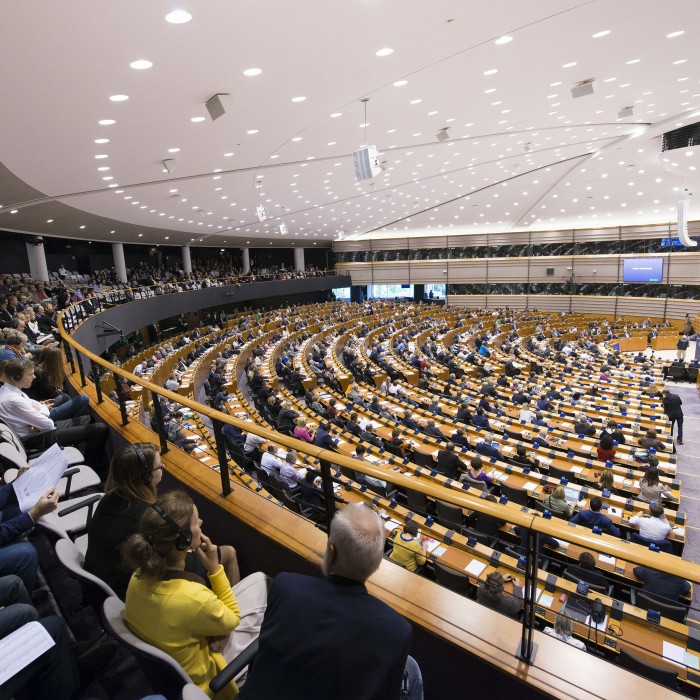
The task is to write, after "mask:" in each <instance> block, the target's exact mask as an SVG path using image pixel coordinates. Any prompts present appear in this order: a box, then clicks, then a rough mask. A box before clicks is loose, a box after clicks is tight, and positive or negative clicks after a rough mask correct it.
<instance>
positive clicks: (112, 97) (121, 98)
mask: <svg viewBox="0 0 700 700" xmlns="http://www.w3.org/2000/svg"><path fill="white" fill-rule="evenodd" d="M109 99H110V100H111V101H112V102H126V100H128V99H129V96H128V95H110V96H109Z"/></svg>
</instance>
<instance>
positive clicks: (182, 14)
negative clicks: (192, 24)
mask: <svg viewBox="0 0 700 700" xmlns="http://www.w3.org/2000/svg"><path fill="white" fill-rule="evenodd" d="M191 19H192V15H191V14H190V13H189V12H186V11H185V10H175V11H173V12H169V13H168V14H167V15H165V21H166V22H169V23H170V24H187V22H189V21H190V20H191Z"/></svg>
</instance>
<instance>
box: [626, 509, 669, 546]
mask: <svg viewBox="0 0 700 700" xmlns="http://www.w3.org/2000/svg"><path fill="white" fill-rule="evenodd" d="M630 525H632V526H633V527H639V536H640V537H643V538H644V539H645V540H653V541H655V542H657V541H659V540H664V539H666V535H668V533H669V532H671V526H670V525H669V524H668V521H667V520H665V519H664V520H662V519H661V518H651V517H650V518H645V517H644V516H642V515H635V516H634V517H633V518H630Z"/></svg>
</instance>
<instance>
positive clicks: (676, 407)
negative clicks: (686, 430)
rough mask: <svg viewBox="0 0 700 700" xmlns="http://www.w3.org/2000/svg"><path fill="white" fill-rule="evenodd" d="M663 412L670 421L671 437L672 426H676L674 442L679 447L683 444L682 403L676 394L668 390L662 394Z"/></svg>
mask: <svg viewBox="0 0 700 700" xmlns="http://www.w3.org/2000/svg"><path fill="white" fill-rule="evenodd" d="M663 402H664V412H665V413H666V415H667V416H668V417H669V420H670V421H671V435H673V425H674V423H677V424H678V438H677V439H676V442H677V443H678V444H679V445H682V444H683V409H682V408H681V405H682V404H683V401H682V400H681V397H680V396H678V394H672V393H671V392H670V391H669V390H668V389H664V392H663Z"/></svg>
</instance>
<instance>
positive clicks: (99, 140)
mask: <svg viewBox="0 0 700 700" xmlns="http://www.w3.org/2000/svg"><path fill="white" fill-rule="evenodd" d="M95 143H109V139H95Z"/></svg>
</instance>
